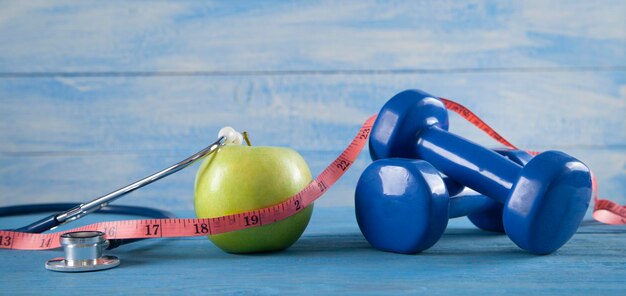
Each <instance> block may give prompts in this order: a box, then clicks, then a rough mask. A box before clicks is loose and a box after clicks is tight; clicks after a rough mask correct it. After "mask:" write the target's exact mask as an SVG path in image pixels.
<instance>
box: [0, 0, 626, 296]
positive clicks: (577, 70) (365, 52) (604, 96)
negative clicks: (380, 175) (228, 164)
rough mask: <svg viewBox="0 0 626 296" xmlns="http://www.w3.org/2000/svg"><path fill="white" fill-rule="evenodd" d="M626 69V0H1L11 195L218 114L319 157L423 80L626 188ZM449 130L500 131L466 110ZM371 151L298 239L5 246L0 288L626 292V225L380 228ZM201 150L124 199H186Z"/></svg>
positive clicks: (80, 187) (86, 193)
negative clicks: (522, 238) (83, 254)
mask: <svg viewBox="0 0 626 296" xmlns="http://www.w3.org/2000/svg"><path fill="white" fill-rule="evenodd" d="M625 74H626V1H623V0H607V1H566V0H562V1H561V0H559V1H512V2H504V1H495V0H494V1H492V0H474V1H434V0H432V1H431V0H424V1H395V0H383V1H376V2H368V1H339V2H332V1H298V0H294V1H258V2H243V1H242V2H239V1H224V2H216V3H209V2H197V1H168V0H161V1H151V2H150V3H143V2H139V1H137V2H130V1H119V2H117V1H115V3H110V2H109V1H107V2H101V1H93V2H91V1H80V2H77V1H55V2H54V3H52V2H44V1H41V2H39V1H34V0H33V1H12V2H5V1H0V207H2V206H10V205H16V204H23V203H45V202H84V201H87V200H90V199H92V198H94V197H97V196H100V195H102V194H106V193H108V192H111V191H112V190H115V189H116V188H118V187H119V186H122V185H125V184H128V183H130V182H131V181H134V180H137V179H139V178H142V177H144V176H146V175H148V174H150V173H152V172H154V171H156V170H158V169H162V168H165V167H166V166H168V165H170V164H173V163H175V162H177V161H179V160H181V159H183V158H185V157H186V156H188V155H190V154H192V153H194V152H196V151H198V150H199V149H201V148H203V147H205V146H206V145H208V144H209V143H210V142H211V141H212V140H214V139H215V135H216V133H217V131H218V130H219V129H220V128H221V127H223V126H225V125H230V126H234V127H235V128H237V129H239V130H246V131H248V132H249V134H250V137H251V140H252V143H253V144H254V145H258V146H262V145H267V146H289V147H291V148H293V149H295V150H296V151H298V152H299V153H300V154H301V155H302V156H303V157H304V159H305V160H306V161H307V163H308V164H309V166H310V168H311V171H312V173H313V175H317V174H319V173H320V172H321V171H322V169H323V168H324V167H325V166H326V165H328V164H329V163H330V162H331V161H332V160H333V159H334V158H335V157H336V156H337V155H338V154H339V153H340V152H341V151H342V150H343V149H344V148H345V146H346V145H347V144H348V142H349V140H350V139H351V138H352V137H353V136H354V134H355V133H356V132H357V130H358V128H359V126H360V124H361V123H362V122H363V121H364V120H365V119H366V118H367V117H368V116H370V115H372V114H374V113H376V112H378V110H379V109H380V107H381V106H382V105H383V104H384V102H385V101H386V100H388V99H389V98H390V97H391V96H393V95H394V94H396V93H398V92H400V91H402V90H405V89H409V88H419V89H423V90H425V91H427V92H429V93H432V94H433V95H437V96H441V97H445V98H449V99H453V100H455V101H458V102H460V103H462V104H463V105H465V106H467V107H469V108H470V109H471V110H472V111H474V112H475V113H476V114H478V115H479V116H481V117H482V118H483V119H485V120H486V121H487V123H489V124H490V125H491V126H493V127H494V128H495V129H496V130H497V131H498V132H500V133H501V134H502V135H504V136H505V137H506V138H507V139H508V140H510V141H511V142H512V143H514V144H516V145H517V146H519V147H522V148H525V149H530V150H548V149H556V150H561V151H564V152H566V153H568V154H571V155H573V156H575V157H576V158H578V159H580V160H582V161H583V162H585V164H587V165H588V166H589V167H590V168H591V169H592V170H593V171H594V173H595V176H596V177H597V180H598V185H599V187H598V188H599V193H600V197H604V198H609V199H612V200H614V201H615V202H617V203H620V204H626V195H625V193H624V192H626V119H625V116H624V114H626V75H625ZM450 130H451V131H453V132H455V133H459V134H462V135H463V136H465V137H467V138H469V139H471V140H473V141H475V142H478V143H480V144H483V145H486V146H490V147H492V146H495V145H497V143H495V142H494V141H493V140H492V139H489V138H487V137H486V136H485V135H484V134H482V133H481V132H480V131H478V130H477V129H476V128H475V127H473V126H471V125H470V124H468V123H466V122H464V121H463V120H462V119H460V118H459V117H458V116H456V115H453V114H452V115H451V116H450ZM369 163H371V160H370V159H369V157H368V154H367V151H363V153H361V155H360V157H359V158H358V159H357V161H356V162H355V163H354V165H353V166H352V167H351V169H350V170H349V171H348V172H347V173H346V175H345V176H344V178H343V179H341V180H340V181H339V182H338V183H337V184H336V185H335V186H334V187H333V188H331V189H330V190H329V191H328V193H327V194H326V196H324V197H323V198H322V199H320V200H319V201H317V202H316V210H315V214H314V217H313V220H312V221H311V223H310V226H309V228H308V230H307V231H306V233H305V234H304V236H303V237H302V238H301V240H300V241H298V243H296V244H295V245H294V246H293V247H292V248H290V249H289V250H287V251H285V252H280V253H274V254H264V255H253V256H236V255H229V254H224V253H222V252H221V251H220V250H218V249H216V248H215V247H214V246H212V245H211V243H210V242H208V241H207V240H206V239H199V238H195V239H169V240H151V241H143V242H140V243H137V244H134V245H131V246H128V247H125V248H120V249H118V250H114V252H112V253H114V254H115V255H118V256H119V257H121V258H122V260H123V263H122V266H120V267H119V268H117V269H114V270H110V271H104V272H96V273H88V274H60V273H52V272H49V271H46V270H44V269H43V262H44V261H45V260H47V259H50V258H51V257H55V256H59V255H60V252H59V251H45V252H24V251H7V252H5V251H2V252H0V259H2V262H3V265H2V266H0V294H13V293H14V292H21V293H24V294H29V293H30V294H37V293H39V292H40V291H43V290H45V291H46V292H49V293H52V294H55V293H56V294H62V293H65V292H72V291H71V290H70V289H81V290H85V291H95V292H98V294H101V293H105V291H107V290H112V291H114V292H119V293H123V294H131V293H139V294H150V293H153V292H157V293H158V292H162V293H164V294H165V293H167V294H173V293H176V292H180V291H184V292H185V294H201V293H202V294H204V293H206V292H214V293H215V294H222V293H227V292H232V293H237V292H244V293H245V292H250V294H256V293H265V294H286V293H301V294H314V293H326V294H337V293H343V292H345V293H354V294H367V293H369V294H383V293H384V292H388V293H389V294H398V293H399V292H415V293H423V294H433V293H435V292H438V293H440V294H452V293H455V294H479V293H480V294H486V293H490V292H491V293H493V294H502V293H504V292H515V293H516V294H522V293H526V294H528V293H534V294H568V295H569V294H606V295H608V294H616V295H620V294H621V295H623V294H624V288H625V286H626V284H625V283H624V280H623V278H624V270H626V266H625V262H624V256H625V255H624V254H625V253H626V248H625V247H624V246H625V245H626V244H625V242H626V241H625V238H624V237H625V235H624V234H623V232H624V227H611V226H602V225H595V224H594V223H591V222H586V223H585V225H584V226H583V227H582V228H581V229H580V233H579V234H577V235H576V236H574V238H573V239H572V241H571V242H569V243H568V244H567V245H565V247H563V248H562V249H561V250H559V251H558V252H557V253H555V254H553V255H550V256H540V257H538V256H532V255H529V254H526V253H524V252H523V251H521V250H519V249H517V247H515V246H514V245H513V244H512V243H511V242H510V241H509V240H508V239H506V237H503V236H496V235H493V234H489V233H484V232H481V231H478V230H475V229H473V228H472V227H471V226H470V225H469V224H468V223H466V222H464V221H465V220H463V219H460V220H458V221H454V222H453V223H452V224H451V226H450V229H449V231H448V232H447V234H446V235H444V237H443V239H442V240H441V242H439V243H438V244H437V245H435V247H433V248H432V249H430V250H428V251H427V252H425V253H424V254H421V255H414V256H404V255H397V254H390V253H383V252H379V251H376V250H374V249H372V248H370V247H369V246H368V244H367V242H366V241H365V240H364V239H363V238H362V236H361V235H360V233H359V231H358V228H357V225H356V223H355V221H354V215H353V209H352V207H353V203H354V201H353V199H354V197H353V196H354V187H355V184H356V181H357V179H358V178H359V176H360V174H361V172H362V171H363V170H364V169H365V168H366V167H367V165H368V164H369ZM196 170H197V166H193V167H191V168H189V169H187V170H184V171H181V172H180V173H178V174H176V175H173V176H171V177H168V178H167V179H165V180H162V181H160V182H158V183H155V184H153V185H151V186H149V187H147V188H145V189H142V190H140V191H137V192H133V193H132V194H131V195H129V196H127V197H125V198H124V199H123V200H120V202H119V203H120V204H130V205H149V206H153V207H156V208H163V209H168V210H171V211H175V212H176V213H178V214H180V215H181V216H185V217H191V216H193V215H192V213H193V195H194V192H193V180H194V174H195V171H196ZM590 214H591V213H590V212H588V214H587V217H590ZM32 218H34V217H17V218H15V217H14V218H0V229H4V228H11V227H14V226H17V225H21V224H23V223H24V222H25V221H30V220H29V219H32ZM122 218H127V217H102V216H100V217H94V218H89V219H92V220H88V221H87V222H89V221H94V220H93V219H95V220H101V219H105V220H110V219H122ZM80 223H84V222H83V221H81V222H80ZM127 287H130V289H132V290H126V289H127ZM74 291H75V290H74ZM76 293H77V292H76ZM76 293H72V294H76Z"/></svg>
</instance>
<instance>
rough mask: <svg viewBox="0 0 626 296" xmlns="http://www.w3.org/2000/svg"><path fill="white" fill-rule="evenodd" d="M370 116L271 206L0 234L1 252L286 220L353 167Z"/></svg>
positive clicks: (204, 231) (209, 232)
mask: <svg viewBox="0 0 626 296" xmlns="http://www.w3.org/2000/svg"><path fill="white" fill-rule="evenodd" d="M375 119H376V116H375V115H374V116H372V117H370V118H369V119H367V120H366V121H365V123H364V124H363V126H361V128H360V130H359V133H358V134H357V135H356V136H355V137H354V139H353V140H352V142H350V145H348V147H347V148H346V149H345V150H344V151H343V152H342V153H341V154H340V155H339V157H337V159H335V160H334V161H333V162H332V163H331V164H330V165H329V166H328V167H326V169H324V171H322V173H321V174H319V175H318V176H317V177H316V178H315V180H313V181H311V183H309V185H307V186H306V187H305V188H304V189H302V190H301V191H300V192H298V193H297V194H295V195H294V196H292V197H290V198H289V199H287V200H285V201H283V202H281V203H279V204H276V205H274V206H270V207H266V208H262V209H257V210H253V211H247V212H242V213H238V214H232V215H227V216H221V217H215V218H203V219H193V218H173V219H144V220H124V221H111V222H100V223H94V224H90V225H86V226H82V227H78V228H74V229H71V230H68V231H63V232H53V233H45V234H42V233H24V232H15V231H4V230H0V249H14V250H49V249H55V248H59V247H60V246H61V245H60V242H59V236H60V235H61V234H62V233H66V232H74V231H94V230H96V231H101V232H103V233H105V235H106V238H107V239H128V238H162V237H187V236H206V235H213V234H220V233H225V232H230V231H236V230H241V229H246V228H252V227H260V226H263V225H267V224H271V223H274V222H277V221H280V220H284V219H286V218H289V217H291V216H293V215H295V214H296V213H298V212H300V211H301V210H302V209H304V208H306V207H307V206H309V205H310V204H312V203H313V202H314V201H315V200H317V199H318V198H320V197H321V196H322V195H323V194H324V193H326V191H327V190H328V188H330V187H331V186H332V185H333V184H335V182H337V180H338V179H339V178H341V176H342V175H343V174H344V173H345V172H346V170H348V168H349V167H350V166H351V165H352V163H354V161H355V160H356V158H357V157H358V155H359V153H360V152H361V150H362V149H363V146H365V144H366V143H367V139H368V136H369V134H370V132H371V130H372V126H373V125H374V120H375Z"/></svg>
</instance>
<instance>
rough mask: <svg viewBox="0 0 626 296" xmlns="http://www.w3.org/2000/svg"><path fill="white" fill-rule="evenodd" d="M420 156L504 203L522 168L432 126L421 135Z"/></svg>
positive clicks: (448, 174)
mask: <svg viewBox="0 0 626 296" xmlns="http://www.w3.org/2000/svg"><path fill="white" fill-rule="evenodd" d="M415 149H416V153H417V156H418V157H419V158H420V159H423V160H426V161H428V162H430V163H431V164H432V165H433V166H434V167H435V168H437V169H438V170H439V171H441V172H442V173H444V174H446V176H448V177H450V178H452V179H454V180H455V181H458V182H459V183H461V184H463V185H465V186H467V187H469V188H472V189H474V190H476V191H477V192H479V193H482V194H484V195H486V196H489V197H491V198H494V199H495V200H497V201H499V202H501V203H504V202H505V201H506V198H507V196H508V194H509V192H510V190H511V188H512V187H513V183H514V182H515V181H516V180H517V177H518V176H519V173H520V171H521V169H522V167H521V166H520V165H518V164H516V163H514V162H513V161H510V160H508V159H507V158H505V157H503V156H501V155H499V154H498V153H496V152H494V151H492V150H489V149H487V148H484V147H482V146H480V145H478V144H475V143H473V142H471V141H469V140H467V139H464V138H462V137H460V136H457V135H455V134H452V133H450V132H448V131H446V130H443V129H441V128H439V127H437V126H430V127H428V128H425V129H423V130H422V131H421V132H420V133H419V134H418V140H417V143H416V146H415Z"/></svg>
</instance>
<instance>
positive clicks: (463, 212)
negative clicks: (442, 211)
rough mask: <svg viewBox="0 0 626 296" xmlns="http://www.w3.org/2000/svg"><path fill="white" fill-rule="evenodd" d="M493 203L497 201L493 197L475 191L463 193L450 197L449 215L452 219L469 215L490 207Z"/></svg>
mask: <svg viewBox="0 0 626 296" xmlns="http://www.w3.org/2000/svg"><path fill="white" fill-rule="evenodd" d="M493 203H495V202H494V201H493V200H492V199H490V198H488V197H486V196H484V195H481V194H478V193H475V192H472V193H461V194H460V195H457V196H453V197H450V204H449V212H448V217H449V218H450V219H452V218H459V217H465V216H469V215H470V214H473V213H478V212H481V211H483V210H485V209H487V208H489V207H490V206H491V205H492V204H493Z"/></svg>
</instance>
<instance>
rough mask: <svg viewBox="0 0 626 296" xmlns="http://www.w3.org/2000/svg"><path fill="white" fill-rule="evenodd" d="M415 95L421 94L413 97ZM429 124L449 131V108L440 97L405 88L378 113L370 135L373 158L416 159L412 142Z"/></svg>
mask: <svg viewBox="0 0 626 296" xmlns="http://www.w3.org/2000/svg"><path fill="white" fill-rule="evenodd" d="M415 97H421V98H422V99H420V100H415ZM431 125H435V126H438V127H440V128H442V129H444V130H448V110H447V109H446V106H445V105H444V104H443V103H442V102H441V100H439V99H437V98H435V97H432V96H430V95H429V94H427V93H425V92H422V91H420V90H405V91H403V92H401V93H399V94H397V95H395V96H394V97H393V98H391V99H390V100H389V101H388V102H387V103H386V104H385V106H383V108H382V109H381V111H380V112H379V113H378V117H377V118H376V121H375V122H374V128H373V129H372V132H371V134H370V141H369V151H370V157H371V158H372V160H377V159H381V158H392V157H402V158H417V156H416V155H415V149H414V148H413V147H414V146H415V141H416V139H417V135H418V134H419V132H420V130H422V129H423V128H427V127H429V126H431Z"/></svg>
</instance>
